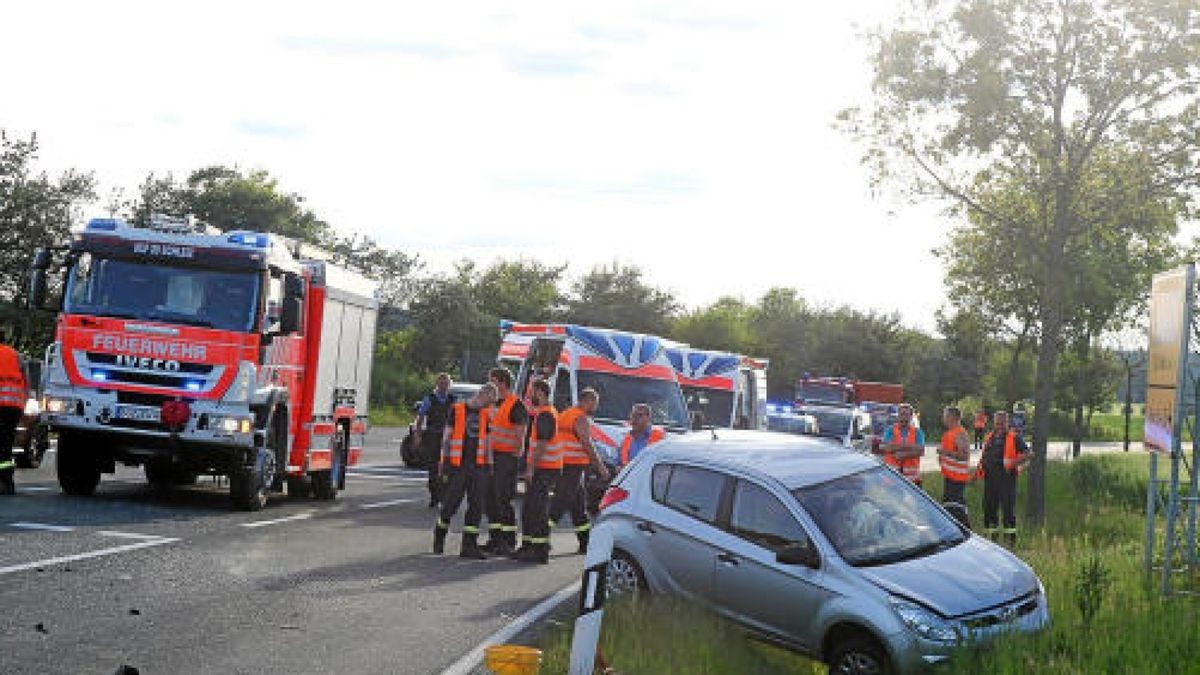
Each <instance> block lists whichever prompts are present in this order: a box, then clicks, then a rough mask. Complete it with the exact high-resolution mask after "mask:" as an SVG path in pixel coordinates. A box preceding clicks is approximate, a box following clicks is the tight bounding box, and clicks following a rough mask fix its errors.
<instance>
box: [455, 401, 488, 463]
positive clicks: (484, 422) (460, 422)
mask: <svg viewBox="0 0 1200 675" xmlns="http://www.w3.org/2000/svg"><path fill="white" fill-rule="evenodd" d="M450 409H451V410H453V411H454V427H453V428H452V429H451V430H450V449H449V454H447V455H446V458H447V459H448V460H449V461H450V466H454V467H458V466H462V456H463V443H465V442H466V440H467V404H466V403H455V404H454V405H453V406H451V408H450ZM487 433H488V410H487V408H483V409H481V410H480V411H479V441H480V443H479V447H477V448H476V449H475V465H476V466H483V465H485V464H487V457H485V456H484V454H485V453H484V452H483V439H484V438H485V437H486V436H487Z"/></svg>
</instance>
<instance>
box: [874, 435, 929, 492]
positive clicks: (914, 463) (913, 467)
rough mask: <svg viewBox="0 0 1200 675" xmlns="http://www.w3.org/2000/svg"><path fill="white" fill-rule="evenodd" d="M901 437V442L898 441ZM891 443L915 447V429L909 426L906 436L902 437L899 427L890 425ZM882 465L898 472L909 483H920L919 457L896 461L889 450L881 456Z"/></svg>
mask: <svg viewBox="0 0 1200 675" xmlns="http://www.w3.org/2000/svg"><path fill="white" fill-rule="evenodd" d="M901 436H904V440H903V441H901V440H900V438H901ZM892 442H893V443H896V444H899V445H916V443H917V428H916V427H914V426H913V425H911V424H910V425H908V434H907V435H904V432H902V431H901V430H900V425H899V424H893V425H892ZM883 463H884V464H887V465H888V466H890V467H892V468H893V469H895V470H896V471H899V472H900V473H901V474H903V475H904V477H905V478H907V479H909V480H910V481H912V482H914V483H920V482H921V458H920V457H911V458H909V459H904V460H900V459H896V455H895V454H893V453H892V451H891V450H888V451H887V452H885V453H884V454H883Z"/></svg>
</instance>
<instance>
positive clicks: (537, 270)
mask: <svg viewBox="0 0 1200 675" xmlns="http://www.w3.org/2000/svg"><path fill="white" fill-rule="evenodd" d="M566 271H567V266H566V265H547V264H545V263H541V262H538V261H536V260H498V261H496V262H495V263H493V264H492V265H490V266H488V267H487V268H486V269H484V270H483V271H482V272H480V273H479V274H478V275H477V276H476V277H475V278H474V279H473V280H472V282H471V283H472V294H473V295H474V297H475V304H476V305H477V306H478V307H479V310H480V311H481V312H483V313H484V314H486V315H488V316H489V317H490V318H492V319H496V320H499V319H510V320H513V321H521V322H524V323H541V322H545V321H550V320H551V319H553V318H554V316H555V315H556V314H557V313H558V312H560V311H561V309H562V304H563V297H562V291H560V290H559V287H558V285H559V282H561V281H562V277H563V273H565V272H566ZM493 328H494V326H493Z"/></svg>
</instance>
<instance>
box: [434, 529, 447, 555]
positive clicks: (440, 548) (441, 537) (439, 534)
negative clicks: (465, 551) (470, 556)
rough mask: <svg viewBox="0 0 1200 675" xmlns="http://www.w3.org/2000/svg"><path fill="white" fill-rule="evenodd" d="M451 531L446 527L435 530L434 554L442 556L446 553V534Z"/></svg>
mask: <svg viewBox="0 0 1200 675" xmlns="http://www.w3.org/2000/svg"><path fill="white" fill-rule="evenodd" d="M448 532H450V530H448V529H446V528H444V527H435V528H433V552H434V553H437V554H438V555H441V554H442V553H445V552H446V534H447V533H448Z"/></svg>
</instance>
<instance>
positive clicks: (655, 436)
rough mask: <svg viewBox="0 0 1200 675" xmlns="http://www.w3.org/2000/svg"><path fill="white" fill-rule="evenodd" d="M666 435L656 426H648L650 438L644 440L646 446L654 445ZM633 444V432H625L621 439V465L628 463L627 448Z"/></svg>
mask: <svg viewBox="0 0 1200 675" xmlns="http://www.w3.org/2000/svg"><path fill="white" fill-rule="evenodd" d="M666 437H667V432H665V431H663V430H662V429H660V428H658V427H650V438H649V439H647V440H646V447H647V448H649V447H650V446H652V445H654V444H655V443H657V442H659V441H661V440H662V439H664V438H666ZM632 446H633V432H632V431H630V432H629V433H628V434H625V438H624V439H622V440H621V466H625V465H626V464H628V463H629V449H630V448H631V447H632Z"/></svg>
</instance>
